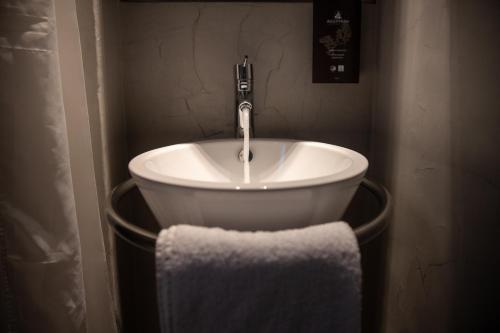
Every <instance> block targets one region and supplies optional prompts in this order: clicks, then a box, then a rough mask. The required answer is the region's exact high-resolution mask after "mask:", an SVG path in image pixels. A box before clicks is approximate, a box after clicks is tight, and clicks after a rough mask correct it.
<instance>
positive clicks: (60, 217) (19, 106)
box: [0, 0, 85, 332]
mask: <svg viewBox="0 0 500 333" xmlns="http://www.w3.org/2000/svg"><path fill="white" fill-rule="evenodd" d="M0 11H1V12H0V22H1V23H0V77H1V80H2V86H1V89H0V109H1V115H0V135H1V140H0V156H1V161H0V177H1V179H0V191H1V193H0V217H1V221H2V222H1V223H2V229H3V230H4V231H5V237H4V239H3V240H4V244H3V246H4V249H5V253H4V255H5V257H4V258H3V261H4V262H5V264H6V273H7V276H5V277H2V278H3V279H4V281H8V284H9V289H10V290H11V292H12V296H13V297H12V302H10V303H11V304H9V307H12V308H13V309H14V317H15V323H16V325H15V327H17V329H18V330H19V331H20V332H85V298H84V289H83V283H82V271H81V256H80V246H79V244H80V240H79V234H78V228H77V219H76V211H75V200H74V195H73V184H72V179H71V169H70V164H69V148H68V141H67V129H66V120H65V112H64V105H63V99H62V94H61V89H60V87H61V81H60V73H59V66H58V53H57V39H56V31H55V17H54V4H53V3H52V1H51V0H39V1H2V2H1V5H0ZM4 275H5V274H4Z"/></svg>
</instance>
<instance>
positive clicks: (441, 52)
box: [371, 0, 500, 333]
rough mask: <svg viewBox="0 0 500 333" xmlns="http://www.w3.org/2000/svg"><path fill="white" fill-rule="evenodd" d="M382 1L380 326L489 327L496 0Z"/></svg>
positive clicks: (497, 173)
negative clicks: (388, 201) (386, 192)
mask: <svg viewBox="0 0 500 333" xmlns="http://www.w3.org/2000/svg"><path fill="white" fill-rule="evenodd" d="M382 7H383V8H382V9H381V21H380V22H381V46H380V49H381V52H380V67H379V89H378V90H379V92H378V96H377V103H376V108H375V111H374V116H375V117H374V118H375V122H374V130H373V148H372V151H371V162H372V170H371V171H372V174H374V175H376V176H377V177H378V178H380V179H382V180H383V182H384V183H385V184H387V185H388V186H389V188H390V191H391V192H392V194H393V196H394V199H395V211H394V218H393V226H392V230H391V242H390V264H389V266H390V274H389V280H388V282H389V283H388V287H389V289H388V297H387V310H386V312H387V313H386V328H385V330H384V332H388V333H391V332H408V333H412V332H415V333H417V332H498V331H500V329H499V327H500V325H499V318H498V313H499V304H500V286H499V281H500V271H499V270H500V269H499V265H498V256H499V254H500V245H499V244H500V242H499V239H500V227H499V222H500V170H499V165H500V154H499V153H498V151H499V150H498V144H499V142H500V98H499V92H500V79H499V78H500V61H499V59H500V43H499V39H498V35H499V33H500V20H499V19H498V18H499V17H500V2H498V1H495V0H484V1H474V0H454V1H446V0H427V1H425V0H418V1H417V0H405V1H401V0H386V1H384V2H383V5H382Z"/></svg>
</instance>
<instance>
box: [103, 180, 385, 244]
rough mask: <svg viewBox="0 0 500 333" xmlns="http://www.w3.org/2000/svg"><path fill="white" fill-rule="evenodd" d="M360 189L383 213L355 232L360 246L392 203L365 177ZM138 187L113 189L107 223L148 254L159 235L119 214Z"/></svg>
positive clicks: (123, 185) (125, 184)
mask: <svg viewBox="0 0 500 333" xmlns="http://www.w3.org/2000/svg"><path fill="white" fill-rule="evenodd" d="M360 186H361V187H363V188H365V189H366V190H368V191H369V192H370V193H371V194H373V196H374V197H375V198H376V200H377V201H378V204H379V206H380V208H381V209H380V212H379V213H378V214H377V215H376V216H375V217H374V218H373V219H372V220H370V221H368V222H366V223H363V224H362V225H360V226H358V227H356V228H355V229H354V233H355V235H356V238H357V239H358V243H359V244H360V245H362V244H366V243H368V242H369V241H370V240H372V239H374V238H375V237H377V236H378V235H379V234H380V233H382V231H384V229H385V228H386V227H387V225H388V223H389V219H388V215H389V212H390V208H391V205H392V201H391V196H390V194H389V192H388V191H387V190H386V189H385V188H384V187H383V186H382V185H379V184H377V183H375V182H374V181H371V180H368V179H366V178H365V179H363V181H362V182H361V185H360ZM135 187H136V185H135V182H134V180H133V179H128V180H126V181H124V182H123V183H121V184H119V185H118V186H116V187H115V188H114V189H113V191H112V192H111V195H110V196H109V197H108V200H107V203H106V215H107V218H108V223H109V224H110V225H111V227H112V228H113V230H114V232H115V233H116V235H117V236H119V237H120V238H122V239H123V240H124V241H126V242H128V243H130V244H131V245H133V246H135V247H138V248H140V249H143V250H145V251H148V252H154V250H155V244H156V237H157V235H156V234H155V233H153V232H151V231H149V230H146V229H143V228H141V227H138V226H136V225H134V224H132V223H130V222H128V221H127V220H126V219H125V218H123V217H122V216H121V215H120V214H119V211H118V203H119V202H120V200H121V199H122V198H123V196H124V195H125V194H127V193H128V192H129V191H131V190H132V189H134V188H135Z"/></svg>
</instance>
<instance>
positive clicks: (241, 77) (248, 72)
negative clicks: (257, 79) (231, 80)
mask: <svg viewBox="0 0 500 333" xmlns="http://www.w3.org/2000/svg"><path fill="white" fill-rule="evenodd" d="M235 67H236V81H237V87H238V91H239V92H249V91H252V81H253V68H252V64H249V63H248V56H245V58H244V59H243V63H242V64H237V65H236V66H235Z"/></svg>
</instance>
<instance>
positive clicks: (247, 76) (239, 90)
mask: <svg viewBox="0 0 500 333" xmlns="http://www.w3.org/2000/svg"><path fill="white" fill-rule="evenodd" d="M234 68H235V74H236V113H235V121H234V135H235V137H236V138H242V137H243V111H246V110H248V111H249V114H250V124H249V127H250V131H249V132H250V137H254V136H255V131H254V126H253V112H252V111H253V92H252V91H253V70H252V64H249V63H248V56H245V58H244V60H243V63H242V64H236V65H235V66H234Z"/></svg>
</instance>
